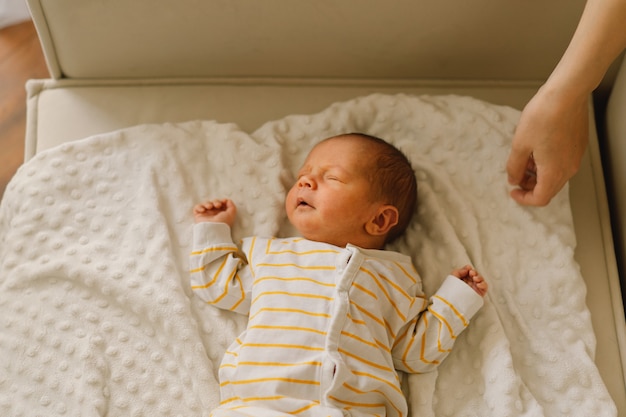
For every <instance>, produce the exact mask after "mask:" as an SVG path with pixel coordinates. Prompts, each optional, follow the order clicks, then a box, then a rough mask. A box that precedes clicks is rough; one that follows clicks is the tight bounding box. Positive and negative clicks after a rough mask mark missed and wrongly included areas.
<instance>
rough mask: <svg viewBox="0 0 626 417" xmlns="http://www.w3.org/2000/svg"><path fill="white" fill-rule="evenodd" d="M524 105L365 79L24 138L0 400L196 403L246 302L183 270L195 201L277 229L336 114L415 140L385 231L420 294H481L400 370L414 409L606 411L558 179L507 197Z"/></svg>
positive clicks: (76, 404) (197, 410)
mask: <svg viewBox="0 0 626 417" xmlns="http://www.w3.org/2000/svg"><path fill="white" fill-rule="evenodd" d="M518 117H519V113H518V111H516V110H513V109H510V108H507V107H501V106H496V105H492V104H489V103H485V102H483V101H479V100H476V99H472V98H468V97H459V96H420V97H415V96H407V95H393V96H392V95H372V96H367V97H360V98H356V99H354V100H350V101H347V102H342V103H336V104H334V105H332V106H330V107H329V108H327V109H326V110H324V111H322V112H320V113H318V114H313V115H293V116H289V117H285V118H284V119H281V120H276V121H271V122H268V123H266V124H264V125H263V126H261V127H260V128H259V129H258V130H256V131H255V132H253V133H246V132H244V131H242V130H241V129H239V128H238V127H237V126H236V125H234V124H224V123H218V122H215V121H190V122H187V123H180V124H162V125H142V126H136V127H132V128H127V129H123V130H120V131H115V132H110V133H107V134H102V135H97V136H94V137H90V138H86V139H84V140H81V141H77V142H71V143H66V144H64V145H62V146H60V147H57V148H55V149H52V150H49V151H46V152H43V153H41V154H38V155H37V156H36V157H35V158H33V159H32V160H30V161H29V162H28V163H26V164H25V165H24V166H22V167H21V168H20V170H19V171H18V173H17V174H16V175H15V177H14V178H13V180H12V181H11V183H10V184H9V186H8V188H7V190H6V193H5V196H4V198H3V200H2V204H1V207H0V239H1V243H0V415H3V416H30V415H33V416H34V415H45V416H96V415H103V416H104V415H108V416H196V415H197V416H207V415H209V414H210V411H211V409H212V408H213V407H215V406H216V405H217V404H218V403H219V383H218V380H217V369H218V366H219V363H220V360H221V357H222V354H223V353H224V351H225V349H226V347H227V346H228V345H229V344H230V343H231V342H232V341H233V340H234V339H235V337H236V336H237V334H238V333H239V332H241V331H242V329H243V328H244V325H245V320H246V318H245V317H243V316H238V315H236V314H234V313H227V312H223V311H220V310H217V309H215V308H213V307H211V306H207V305H204V304H203V303H202V302H200V301H199V300H198V299H197V298H195V297H194V296H193V295H192V293H191V291H190V286H189V273H188V255H189V252H190V240H191V227H192V223H193V219H192V213H191V208H192V206H193V205H194V203H196V202H198V201H200V200H203V199H206V198H215V197H228V198H231V199H233V200H234V201H235V202H236V204H237V205H238V208H239V216H238V220H237V223H236V224H235V226H234V228H233V234H234V237H235V239H238V238H241V237H244V236H250V235H263V236H272V235H279V236H287V235H292V234H293V233H294V231H293V230H291V229H290V227H289V226H288V224H287V222H286V219H285V214H284V208H283V198H284V196H285V192H286V190H287V189H288V188H289V187H290V185H291V182H292V181H293V180H294V174H295V172H296V171H297V169H298V168H299V166H300V164H301V163H302V161H303V160H304V158H305V156H306V154H307V153H308V151H309V149H310V148H311V147H312V146H313V145H314V144H315V143H316V142H318V141H319V140H321V139H323V138H326V137H329V136H332V135H335V134H338V133H344V132H365V133H369V134H373V135H377V136H380V137H382V138H384V139H386V140H388V141H389V142H392V143H393V144H395V145H396V146H398V147H399V148H401V149H402V150H403V151H404V152H405V153H406V154H407V155H408V156H409V158H410V160H411V161H412V163H413V166H414V168H415V172H416V175H417V178H418V182H419V197H418V199H419V206H418V208H417V210H416V213H415V217H414V220H413V223H412V224H411V225H410V227H409V230H408V231H407V233H406V234H405V236H404V237H403V238H402V239H400V240H399V241H397V242H396V243H394V244H393V247H392V249H394V250H397V251H400V252H403V253H406V254H409V255H410V256H411V257H412V258H413V261H414V263H415V265H416V266H417V269H418V271H419V272H420V274H421V277H422V279H423V281H424V289H425V291H426V293H427V294H428V293H431V292H432V291H434V290H435V289H436V288H437V287H438V286H439V284H440V282H441V280H443V279H444V278H445V276H446V275H447V273H448V272H449V271H450V270H451V269H452V268H454V267H456V266H461V265H464V264H467V263H471V264H473V265H474V266H475V267H476V268H477V269H478V270H479V271H480V272H481V273H482V274H483V275H484V276H485V277H486V279H487V280H488V281H489V284H490V292H489V294H488V296H487V298H486V304H485V306H484V307H483V309H482V310H481V311H480V312H479V314H478V315H477V316H476V317H475V318H474V319H473V321H472V322H471V323H470V325H469V328H468V329H467V330H466V331H465V332H464V333H463V334H462V335H461V336H460V337H459V338H458V341H457V343H456V345H455V346H454V349H453V352H452V353H451V355H450V356H449V357H448V359H446V361H445V362H444V363H443V364H442V365H441V366H440V367H439V368H438V370H437V371H436V372H433V373H429V374H423V375H404V376H403V387H404V389H405V391H406V395H407V397H408V400H409V404H410V408H411V414H412V416H413V417H417V416H442V417H443V416H480V417H487V416H494V417H504V416H550V417H552V416H585V417H588V416H613V415H616V411H615V408H614V405H613V403H612V401H611V399H610V398H609V395H608V393H607V390H606V388H605V386H604V384H603V383H602V380H601V378H600V376H599V373H598V371H597V369H596V367H595V365H594V362H593V356H594V350H595V337H594V334H593V330H592V327H591V322H590V317H589V311H588V309H587V307H586V305H585V291H586V290H585V285H584V282H583V280H582V277H581V276H580V272H579V268H578V265H577V264H576V262H575V261H574V252H573V251H574V247H575V244H576V240H575V235H574V231H573V225H572V218H571V212H570V207H569V201H568V195H567V189H566V190H564V191H563V192H562V193H561V194H560V195H559V196H557V198H556V199H555V200H554V201H553V203H552V204H550V206H549V207H546V208H541V209H528V208H524V207H520V206H518V205H516V204H515V203H514V202H513V201H512V200H511V199H510V198H509V197H508V191H509V187H508V185H507V183H506V175H505V170H504V165H505V161H506V157H507V155H508V149H509V145H510V139H511V137H512V133H513V130H514V127H515V123H516V122H517V120H518Z"/></svg>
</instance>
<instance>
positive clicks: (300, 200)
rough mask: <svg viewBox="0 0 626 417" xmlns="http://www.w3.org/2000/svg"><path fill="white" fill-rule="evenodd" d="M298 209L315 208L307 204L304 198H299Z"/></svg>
mask: <svg viewBox="0 0 626 417" xmlns="http://www.w3.org/2000/svg"><path fill="white" fill-rule="evenodd" d="M297 207H311V208H313V206H312V205H310V204H309V203H307V202H306V201H305V200H304V199H303V198H299V199H298V204H297Z"/></svg>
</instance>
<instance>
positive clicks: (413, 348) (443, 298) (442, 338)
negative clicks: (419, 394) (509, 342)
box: [392, 275, 484, 373]
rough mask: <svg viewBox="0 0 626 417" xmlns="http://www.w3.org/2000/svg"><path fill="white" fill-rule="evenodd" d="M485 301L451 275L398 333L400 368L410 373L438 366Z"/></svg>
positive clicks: (396, 355) (396, 350)
mask: <svg viewBox="0 0 626 417" xmlns="http://www.w3.org/2000/svg"><path fill="white" fill-rule="evenodd" d="M483 302H484V301H483V297H481V296H480V295H478V294H477V293H476V292H475V291H474V290H473V289H472V288H471V287H470V286H469V285H467V284H466V283H465V282H463V281H462V280H460V279H459V278H457V277H455V276H452V275H449V276H448V277H447V278H446V280H445V281H444V283H443V285H442V286H441V287H440V288H439V291H437V293H436V294H435V295H433V296H432V297H431V298H430V300H429V302H428V303H423V304H425V305H424V306H423V307H422V310H421V311H419V312H418V313H417V315H416V316H415V317H414V318H413V320H411V321H410V322H409V323H408V324H407V325H406V326H405V327H404V329H402V331H401V332H400V333H399V334H398V337H397V339H396V343H395V344H394V347H393V351H392V355H393V360H394V366H395V367H396V369H398V370H401V371H405V372H410V373H424V372H429V371H432V370H434V369H435V368H436V367H437V366H439V364H440V363H441V362H442V361H443V360H444V359H445V358H446V357H447V356H448V354H449V353H450V351H451V349H452V346H453V345H454V342H455V341H456V338H457V337H458V335H459V334H460V333H461V332H462V331H463V330H464V329H465V328H466V327H467V326H468V325H469V322H470V319H471V318H472V317H473V316H474V314H476V313H477V312H478V310H480V308H481V307H482V305H483ZM416 304H418V303H416ZM420 304H421V303H420Z"/></svg>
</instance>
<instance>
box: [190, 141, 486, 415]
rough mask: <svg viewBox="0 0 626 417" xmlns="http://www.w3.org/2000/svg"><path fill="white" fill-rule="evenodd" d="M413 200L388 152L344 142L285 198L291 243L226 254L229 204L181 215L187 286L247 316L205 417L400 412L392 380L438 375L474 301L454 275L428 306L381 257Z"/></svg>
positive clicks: (315, 152)
mask: <svg viewBox="0 0 626 417" xmlns="http://www.w3.org/2000/svg"><path fill="white" fill-rule="evenodd" d="M416 196H417V185H416V180H415V175H414V172H413V170H412V168H411V164H410V163H409V161H408V160H407V158H406V157H405V156H404V155H403V154H402V153H401V152H400V151H399V150H397V149H396V148H395V147H393V146H392V145H390V144H388V143H387V142H385V141H383V140H382V139H379V138H376V137H372V136H369V135H364V134H357V133H351V134H344V135H340V136H334V137H332V138H329V139H326V140H324V141H322V142H320V143H319V144H317V145H316V146H315V147H314V148H313V149H312V150H311V152H310V153H309V155H308V157H307V158H306V161H305V162H304V165H303V167H302V168H301V170H300V172H299V174H298V179H297V180H296V182H295V184H294V185H293V187H292V188H291V189H290V190H289V192H288V194H287V198H286V202H285V208H286V211H287V216H288V218H289V221H290V222H291V224H292V225H293V226H294V227H295V228H296V229H297V230H298V232H299V233H300V235H301V237H295V238H287V239H281V238H262V237H251V238H245V239H243V241H242V244H241V246H240V247H238V246H237V245H235V244H234V243H233V241H232V238H231V234H230V227H231V226H232V225H233V222H234V220H235V216H236V207H235V204H234V203H233V202H232V201H230V200H228V199H224V200H213V201H208V202H205V203H202V204H198V205H197V206H195V207H194V217H195V221H196V225H195V226H194V230H193V252H192V254H191V268H192V269H191V280H192V288H193V291H194V292H195V294H196V295H197V296H198V297H200V298H201V299H202V300H204V301H206V302H207V303H209V304H211V305H215V306H217V307H219V308H223V309H226V310H232V311H235V312H238V313H241V314H248V315H249V321H248V325H247V328H246V330H245V331H244V332H243V333H242V334H241V335H240V336H239V337H238V338H237V339H236V340H235V342H234V343H233V344H232V345H231V346H230V347H229V348H228V350H227V351H226V353H225V355H224V358H223V360H222V364H221V366H220V370H219V378H220V390H221V404H220V406H219V407H218V408H217V409H215V410H213V413H212V416H214V417H221V416H256V417H262V416H285V415H298V416H324V417H326V416H333V417H334V416H337V417H339V416H342V417H343V416H344V415H353V416H376V415H378V416H380V415H387V416H396V415H398V416H406V415H407V413H408V406H407V402H406V399H405V397H404V396H403V394H402V391H401V389H400V381H399V377H398V373H397V371H398V370H399V371H404V372H410V373H423V372H428V371H431V370H433V369H434V368H435V367H437V366H438V365H439V364H440V363H441V361H442V360H443V359H444V358H445V357H446V356H447V355H448V353H449V352H450V349H451V348H452V345H453V344H454V341H455V339H456V337H457V336H458V335H459V334H460V333H461V332H462V331H463V329H465V327H467V325H468V324H469V320H470V318H471V317H472V316H473V315H474V314H475V313H476V312H477V311H478V310H479V309H480V308H481V306H482V304H483V296H484V295H485V294H486V292H487V283H486V282H485V280H484V278H483V277H482V276H481V275H480V274H478V273H477V272H476V271H475V270H474V269H473V268H472V267H471V266H464V267H461V268H459V269H455V270H454V271H452V273H451V275H450V276H448V277H447V278H446V279H445V281H444V282H443V284H442V286H441V287H440V288H439V290H438V291H437V292H436V293H435V294H434V295H433V296H432V297H430V299H427V298H426V297H425V296H424V293H423V291H422V285H421V280H420V278H419V276H418V274H417V272H416V271H415V268H414V267H413V265H412V263H411V260H410V258H409V257H408V256H406V255H402V254H400V253H397V252H392V251H385V250H382V249H383V247H384V246H385V244H386V243H388V242H390V241H392V240H393V239H395V238H396V237H398V236H399V235H401V234H402V233H403V232H404V230H405V229H406V227H407V225H408V223H409V221H410V219H411V216H412V213H413V211H414V209H415V204H416V203H415V201H416ZM344 411H345V412H346V414H344Z"/></svg>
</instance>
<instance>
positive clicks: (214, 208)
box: [193, 198, 237, 227]
mask: <svg viewBox="0 0 626 417" xmlns="http://www.w3.org/2000/svg"><path fill="white" fill-rule="evenodd" d="M236 215H237V207H235V203H233V202H232V201H231V200H229V199H227V198H225V199H223V200H211V201H206V202H204V203H200V204H196V206H195V207H194V208H193V217H194V219H195V221H196V223H202V222H214V223H226V224H227V225H229V226H230V227H232V226H233V223H235V216H236Z"/></svg>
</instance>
